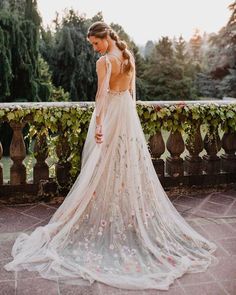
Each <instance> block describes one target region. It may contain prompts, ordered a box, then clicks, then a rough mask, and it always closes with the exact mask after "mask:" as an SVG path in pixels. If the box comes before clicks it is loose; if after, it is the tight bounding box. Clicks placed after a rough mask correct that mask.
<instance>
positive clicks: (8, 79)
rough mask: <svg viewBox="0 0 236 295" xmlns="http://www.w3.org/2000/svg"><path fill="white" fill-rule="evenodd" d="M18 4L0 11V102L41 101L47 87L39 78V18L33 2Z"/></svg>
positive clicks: (12, 4)
mask: <svg viewBox="0 0 236 295" xmlns="http://www.w3.org/2000/svg"><path fill="white" fill-rule="evenodd" d="M20 3H21V4H22V5H23V6H22V5H21V6H18V4H19V3H16V2H15V1H10V2H9V3H7V2H6V4H5V5H4V6H2V9H1V10H0V49H1V50H0V100H1V101H40V88H41V87H44V88H45V87H46V86H45V85H42V83H40V81H39V79H38V78H39V72H38V38H39V35H38V31H39V24H40V17H39V15H38V13H37V10H36V6H37V3H36V1H32V0H27V1H25V2H23V1H20ZM7 5H8V6H7ZM7 8H12V11H11V13H10V12H9V9H7Z"/></svg>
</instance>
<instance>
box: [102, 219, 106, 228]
mask: <svg viewBox="0 0 236 295" xmlns="http://www.w3.org/2000/svg"><path fill="white" fill-rule="evenodd" d="M106 224H107V222H106V220H104V219H102V220H101V226H102V227H105V226H106Z"/></svg>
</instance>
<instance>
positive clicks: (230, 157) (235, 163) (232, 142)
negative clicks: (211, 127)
mask: <svg viewBox="0 0 236 295" xmlns="http://www.w3.org/2000/svg"><path fill="white" fill-rule="evenodd" d="M222 147H223V149H224V151H225V153H224V154H223V155H222V156H221V164H222V170H223V171H225V172H232V173H235V172H236V155H235V152H236V132H231V133H228V132H226V133H224V135H223V137H222Z"/></svg>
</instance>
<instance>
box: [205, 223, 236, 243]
mask: <svg viewBox="0 0 236 295" xmlns="http://www.w3.org/2000/svg"><path fill="white" fill-rule="evenodd" d="M202 228H203V229H204V231H206V232H207V233H209V236H210V237H211V238H212V239H214V240H216V241H217V240H221V239H223V238H231V237H232V236H234V235H235V231H234V230H233V229H232V228H231V227H230V226H229V225H228V224H225V223H222V224H213V223H212V224H204V225H202Z"/></svg>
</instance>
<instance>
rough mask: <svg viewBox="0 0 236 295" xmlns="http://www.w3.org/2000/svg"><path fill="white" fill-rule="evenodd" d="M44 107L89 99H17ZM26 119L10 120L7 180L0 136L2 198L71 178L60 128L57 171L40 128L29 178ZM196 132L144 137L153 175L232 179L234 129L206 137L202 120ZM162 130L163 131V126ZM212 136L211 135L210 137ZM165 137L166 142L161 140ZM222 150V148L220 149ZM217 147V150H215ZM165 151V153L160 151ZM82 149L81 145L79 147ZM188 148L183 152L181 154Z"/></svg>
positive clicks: (196, 180)
mask: <svg viewBox="0 0 236 295" xmlns="http://www.w3.org/2000/svg"><path fill="white" fill-rule="evenodd" d="M137 103H140V104H143V103H145V104H147V105H154V106H155V105H158V106H163V105H165V106H166V105H175V104H177V103H178V102H176V101H175V102H170V101H168V102H166V101H165V102H159V101H158V102H137ZM195 103H198V104H201V105H203V106H204V105H207V104H209V103H212V101H197V102H196V101H189V102H186V104H195ZM227 103H230V104H232V101H229V102H227V101H217V104H218V106H219V108H220V107H221V104H224V105H225V104H227ZM42 104H43V106H44V107H54V106H55V107H58V106H59V107H68V106H71V105H79V106H88V105H93V102H69V103H59V102H58V103H17V105H18V106H20V107H21V108H29V109H30V108H34V107H37V106H39V105H42ZM3 108H8V109H11V108H15V104H11V103H2V104H0V110H1V109H3ZM25 123H26V122H17V121H11V122H10V126H11V128H12V130H13V137H12V141H11V145H10V158H11V160H12V165H11V167H10V181H9V182H6V181H4V169H3V165H2V163H1V158H2V155H3V148H2V145H1V142H0V198H1V197H4V196H6V195H7V194H8V195H9V194H10V195H12V194H14V192H16V191H18V192H21V193H22V194H27V193H34V194H36V195H37V194H38V193H39V191H40V189H42V187H40V183H47V181H48V182H49V181H51V182H53V181H54V183H57V184H59V185H60V186H61V187H63V186H65V185H66V184H67V183H68V182H69V178H70V173H69V171H70V169H71V163H70V162H69V160H68V158H69V156H70V153H71V149H70V146H69V143H68V141H67V138H66V137H65V136H64V135H63V133H62V134H60V138H59V140H58V141H57V144H56V147H55V151H56V155H57V157H58V161H57V163H56V164H55V175H54V177H53V179H50V178H49V167H48V164H47V163H46V160H47V158H48V156H49V155H48V146H47V137H46V135H45V134H44V133H40V132H38V135H37V137H36V140H35V144H34V153H35V159H36V163H35V164H34V167H33V179H32V180H31V181H27V179H26V172H27V171H26V166H25V164H24V159H25V157H26V147H25V143H24V139H23V134H22V129H23V127H24V125H25ZM195 131H196V132H195V133H194V136H193V137H192V138H191V142H189V141H188V142H187V141H185V140H184V136H183V134H182V133H181V132H179V131H178V130H175V131H174V130H172V131H170V132H169V134H168V138H167V140H164V138H163V131H162V130H160V131H158V132H157V133H156V134H154V135H153V136H151V137H149V140H148V143H149V147H150V152H151V155H152V159H153V164H154V167H155V170H156V172H157V175H158V176H159V178H160V180H161V182H162V184H163V185H164V187H168V186H178V185H208V184H211V185H212V184H213V185H214V184H219V183H230V182H236V154H235V153H236V133H235V132H233V133H229V132H225V133H224V134H223V136H222V135H221V137H222V138H221V137H220V136H219V134H218V133H216V132H215V130H214V132H213V131H212V134H211V133H207V134H206V135H205V137H204V138H202V134H201V123H200V121H199V123H198V124H195ZM165 133H166V132H165ZM212 137H214V140H212ZM165 141H166V142H165ZM221 148H222V149H223V150H222V149H221ZM220 149H221V153H220V155H219V151H220ZM167 151H168V156H167V157H164V156H163V154H166V152H167ZM78 152H81V151H78ZM184 152H185V154H186V152H187V154H186V155H185V156H183V155H182V154H183V153H184ZM202 152H204V153H205V154H204V155H203V156H201V153H202Z"/></svg>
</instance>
